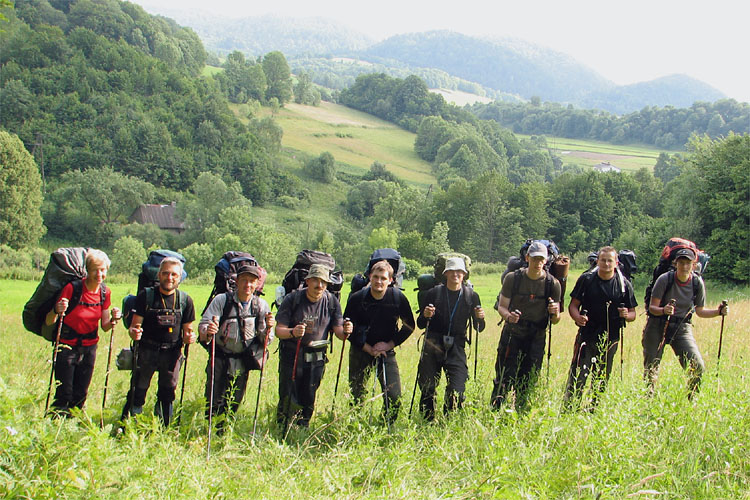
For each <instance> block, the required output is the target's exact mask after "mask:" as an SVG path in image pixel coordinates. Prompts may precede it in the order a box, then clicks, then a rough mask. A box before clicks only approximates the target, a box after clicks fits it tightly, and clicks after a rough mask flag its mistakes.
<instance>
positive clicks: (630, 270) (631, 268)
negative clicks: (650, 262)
mask: <svg viewBox="0 0 750 500" xmlns="http://www.w3.org/2000/svg"><path fill="white" fill-rule="evenodd" d="M635 259H636V255H635V252H634V251H632V250H620V252H619V253H618V254H617V262H618V264H617V265H618V267H619V268H620V272H621V273H622V275H623V276H625V277H626V278H627V279H628V281H630V282H631V283H632V282H633V275H634V274H635V273H637V272H638V265H637V264H636V263H635Z"/></svg>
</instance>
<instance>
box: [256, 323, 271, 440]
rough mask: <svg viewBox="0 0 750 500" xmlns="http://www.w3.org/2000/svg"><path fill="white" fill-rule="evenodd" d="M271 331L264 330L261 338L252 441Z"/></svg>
mask: <svg viewBox="0 0 750 500" xmlns="http://www.w3.org/2000/svg"><path fill="white" fill-rule="evenodd" d="M270 336H271V332H268V331H267V332H266V338H264V339H263V363H262V364H261V365H260V377H259V378H258V394H257V395H256V396H255V415H253V441H255V429H256V428H257V425H258V406H259V405H260V389H261V388H262V387H263V373H264V372H265V370H266V353H267V352H268V337H270Z"/></svg>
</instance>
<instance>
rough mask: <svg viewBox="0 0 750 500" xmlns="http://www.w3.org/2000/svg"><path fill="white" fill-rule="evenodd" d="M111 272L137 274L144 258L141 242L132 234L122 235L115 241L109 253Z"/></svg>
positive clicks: (144, 252) (144, 251)
mask: <svg viewBox="0 0 750 500" xmlns="http://www.w3.org/2000/svg"><path fill="white" fill-rule="evenodd" d="M111 260H112V266H111V268H110V269H111V271H112V272H113V273H118V274H124V275H128V276H137V275H138V273H139V272H140V271H141V265H142V264H143V261H144V260H146V250H144V249H143V244H141V242H140V241H138V240H137V239H135V238H133V237H132V236H123V237H122V238H120V239H119V240H117V241H116V242H115V248H114V250H112V255H111Z"/></svg>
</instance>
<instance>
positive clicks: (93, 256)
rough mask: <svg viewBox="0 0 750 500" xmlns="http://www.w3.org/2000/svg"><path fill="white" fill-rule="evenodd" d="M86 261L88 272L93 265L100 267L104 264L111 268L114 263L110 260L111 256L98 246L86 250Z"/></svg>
mask: <svg viewBox="0 0 750 500" xmlns="http://www.w3.org/2000/svg"><path fill="white" fill-rule="evenodd" d="M84 262H85V263H86V272H88V271H89V270H90V269H91V268H92V267H99V266H101V265H104V266H105V267H106V268H107V269H109V266H110V265H112V262H111V261H110V260H109V257H107V254H106V253H104V252H102V251H101V250H98V249H96V248H90V249H89V250H88V251H87V252H86V258H85V260H84Z"/></svg>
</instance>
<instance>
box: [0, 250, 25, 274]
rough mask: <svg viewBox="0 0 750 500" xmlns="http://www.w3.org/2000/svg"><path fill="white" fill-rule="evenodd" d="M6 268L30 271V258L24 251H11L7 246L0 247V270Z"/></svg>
mask: <svg viewBox="0 0 750 500" xmlns="http://www.w3.org/2000/svg"><path fill="white" fill-rule="evenodd" d="M8 267H18V268H21V269H31V256H30V255H29V253H28V252H26V251H25V250H13V249H12V248H11V247H9V246H8V245H0V268H8Z"/></svg>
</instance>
